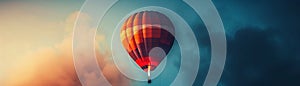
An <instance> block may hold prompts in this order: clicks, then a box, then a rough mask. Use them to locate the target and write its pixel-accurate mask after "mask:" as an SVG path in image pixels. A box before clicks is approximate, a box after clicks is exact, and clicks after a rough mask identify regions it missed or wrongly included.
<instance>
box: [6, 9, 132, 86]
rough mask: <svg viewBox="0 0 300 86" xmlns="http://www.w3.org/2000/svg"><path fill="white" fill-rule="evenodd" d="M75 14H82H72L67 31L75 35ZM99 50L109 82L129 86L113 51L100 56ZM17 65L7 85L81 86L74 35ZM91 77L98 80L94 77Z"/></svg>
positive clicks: (98, 55)
mask: <svg viewBox="0 0 300 86" xmlns="http://www.w3.org/2000/svg"><path fill="white" fill-rule="evenodd" d="M74 15H78V12H75V13H73V14H71V15H70V17H68V19H66V31H67V32H72V29H70V28H73V27H71V26H72V22H74V21H75V19H73V18H76V17H75V16H74ZM87 18H88V16H87ZM87 22H88V21H87ZM85 24H88V23H85ZM68 34H71V33H68ZM97 37H100V38H97V39H99V40H98V41H97V42H101V41H103V39H104V38H105V36H104V35H98V36H97ZM96 44H101V43H96ZM104 46H105V45H104ZM96 51H97V53H96V54H97V55H96V56H97V60H98V62H99V63H101V64H99V67H100V68H101V69H102V72H103V74H104V76H105V77H106V79H107V80H108V81H109V82H110V83H111V84H112V85H113V86H120V85H122V86H124V85H129V84H130V83H129V80H128V79H127V78H125V76H123V75H122V74H121V73H120V72H119V71H118V69H117V68H116V66H115V65H114V63H113V61H112V59H111V58H110V57H111V56H110V52H108V50H106V51H105V52H104V53H100V51H99V48H98V47H96ZM83 52H84V51H83ZM15 64H18V65H17V66H15V67H14V68H12V70H10V71H9V74H8V79H6V81H4V83H5V84H4V85H5V86H81V83H80V81H79V79H78V77H77V75H76V71H75V68H74V65H73V56H72V36H71V35H67V36H66V37H65V38H64V40H63V41H62V42H61V43H60V44H57V45H53V46H50V47H47V48H46V47H45V48H41V49H39V50H37V51H36V52H34V53H32V54H30V55H28V56H25V57H24V58H22V59H20V60H16V62H15ZM88 76H89V77H95V76H93V75H92V74H90V75H88ZM95 78H97V77H95ZM87 85H88V84H87Z"/></svg>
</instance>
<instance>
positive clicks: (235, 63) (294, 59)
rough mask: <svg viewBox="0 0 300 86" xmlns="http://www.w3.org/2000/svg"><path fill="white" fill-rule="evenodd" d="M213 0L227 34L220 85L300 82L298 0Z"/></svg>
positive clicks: (292, 84)
mask: <svg viewBox="0 0 300 86" xmlns="http://www.w3.org/2000/svg"><path fill="white" fill-rule="evenodd" d="M214 3H215V4H216V6H217V9H218V10H219V12H220V15H221V17H222V19H223V22H224V26H225V29H226V31H227V38H228V39H227V43H228V56H227V60H226V66H225V70H224V72H223V76H222V79H221V81H220V83H219V85H225V86H265V85H267V86H269V85H270V86H299V85H300V82H299V79H300V55H299V52H300V45H299V44H300V24H299V23H300V21H299V20H300V16H299V15H300V9H299V8H300V5H299V4H300V1H299V0H226V1H224V0H214Z"/></svg>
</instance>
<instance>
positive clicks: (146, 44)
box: [120, 11, 174, 83]
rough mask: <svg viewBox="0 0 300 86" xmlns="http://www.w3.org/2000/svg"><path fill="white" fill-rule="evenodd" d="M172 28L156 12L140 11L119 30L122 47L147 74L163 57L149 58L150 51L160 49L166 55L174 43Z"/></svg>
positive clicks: (165, 19) (163, 16)
mask: <svg viewBox="0 0 300 86" xmlns="http://www.w3.org/2000/svg"><path fill="white" fill-rule="evenodd" d="M172 34H174V26H173V24H172V22H171V21H170V19H169V18H168V17H167V16H165V15H164V14H162V13H159V12H156V11H142V12H137V13H135V14H133V15H131V16H130V17H129V18H128V19H127V20H126V21H125V22H124V24H123V26H122V28H121V33H120V38H121V41H122V44H123V47H124V48H125V49H126V51H127V52H128V54H129V55H130V57H131V58H132V59H133V60H134V61H135V62H136V64H137V65H138V66H139V67H140V68H141V69H143V70H144V71H145V72H147V74H148V83H151V79H150V71H152V70H154V69H155V68H156V67H157V66H158V65H159V63H160V62H161V61H162V60H163V59H164V58H165V57H159V56H155V55H154V56H150V55H149V53H150V51H151V49H153V48H155V47H160V48H161V49H163V50H164V52H165V53H166V54H168V53H169V51H170V49H171V47H172V45H173V43H174V36H173V35H172Z"/></svg>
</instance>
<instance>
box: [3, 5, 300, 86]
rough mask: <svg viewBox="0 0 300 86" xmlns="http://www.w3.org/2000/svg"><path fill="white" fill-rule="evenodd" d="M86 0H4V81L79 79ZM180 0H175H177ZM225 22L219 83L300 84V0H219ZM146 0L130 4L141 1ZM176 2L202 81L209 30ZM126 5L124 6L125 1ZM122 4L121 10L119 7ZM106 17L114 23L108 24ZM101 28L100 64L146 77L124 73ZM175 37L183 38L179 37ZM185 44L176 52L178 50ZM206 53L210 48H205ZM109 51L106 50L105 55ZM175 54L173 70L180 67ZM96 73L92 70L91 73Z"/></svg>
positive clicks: (116, 77)
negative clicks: (75, 40) (78, 39)
mask: <svg viewBox="0 0 300 86" xmlns="http://www.w3.org/2000/svg"><path fill="white" fill-rule="evenodd" d="M83 2H84V1H83V0H76V1H71V0H66V1H0V14H1V15H0V19H1V20H0V85H1V86H19V85H31V86H44V85H56V86H58V85H60V86H66V85H68V86H70V85H71V86H80V85H81V84H80V82H79V80H78V77H77V76H76V72H75V69H74V66H73V60H72V52H71V51H72V45H71V43H72V39H71V37H72V33H71V32H72V28H73V23H74V22H75V19H76V16H77V15H78V11H79V9H80V7H81V5H82V4H83ZM177 2H178V3H179V1H174V2H173V3H177ZM213 2H214V4H215V6H216V8H217V9H218V11H219V14H220V16H221V18H222V21H223V23H224V27H225V31H226V37H227V59H226V64H225V69H224V71H223V75H222V77H221V80H220V82H219V84H218V85H219V86H265V85H271V86H282V85H285V86H286V85H287V86H291V85H292V86H298V85H300V83H299V82H298V80H299V78H300V68H299V66H300V54H299V52H300V46H299V44H300V38H299V37H300V34H299V33H300V24H298V23H299V22H300V17H299V15H300V9H299V8H300V7H299V4H300V1H299V0H213ZM123 4H125V5H123V6H122V4H121V6H120V7H118V6H115V7H113V8H111V11H110V12H109V13H108V14H111V15H107V16H106V17H104V21H105V20H107V21H108V22H102V23H101V24H100V26H101V25H104V27H110V26H109V25H110V22H113V21H116V20H114V19H113V18H114V17H122V16H120V15H121V14H122V12H123V13H126V10H130V9H123V8H124V7H127V5H130V4H133V3H130V2H126V1H123ZM141 5H147V4H139V5H130V6H128V7H129V8H138V7H139V6H141ZM164 6H166V7H170V8H173V11H175V12H178V13H179V14H180V15H181V16H183V18H184V19H186V21H188V22H189V24H190V25H191V27H192V29H193V31H195V32H200V33H195V35H196V36H197V39H198V42H199V46H200V52H201V60H200V61H201V64H200V65H199V66H200V69H199V73H198V75H197V78H196V82H195V83H194V85H195V86H199V85H202V84H203V82H204V79H205V75H206V74H207V70H208V67H209V64H210V54H211V52H210V42H209V37H208V35H207V34H208V33H207V30H206V28H205V26H204V24H203V23H202V21H199V20H198V18H199V17H198V16H196V15H194V12H193V11H192V10H187V8H188V7H186V6H177V5H176V4H175V5H174V4H168V5H164ZM122 7H123V8H122ZM116 12H117V13H118V12H120V14H115V13H116ZM105 25H107V26H105ZM107 35H110V34H104V32H101V31H98V32H97V38H96V40H97V44H98V45H97V46H101V47H96V50H99V53H97V56H98V62H99V63H101V64H99V66H100V68H101V69H102V70H103V71H104V75H105V76H106V77H107V78H108V80H109V82H111V83H112V84H113V85H116V86H117V85H147V84H145V83H142V82H137V81H134V80H130V79H128V78H126V77H125V76H123V75H122V74H121V73H120V72H119V71H118V69H117V68H116V67H115V66H114V64H113V62H112V59H111V56H110V55H109V54H110V53H111V52H110V51H109V50H105V49H104V51H101V50H103V49H98V48H103V47H105V46H108V45H107V40H109V39H110V38H109V37H108V36H107ZM175 45H176V43H175ZM177 47H178V46H174V50H173V51H171V52H170V54H171V55H174V56H178V53H179V51H177V50H176V49H177ZM202 53H203V54H202ZM102 57H104V58H102ZM178 58H180V57H177V58H175V57H174V58H171V59H170V61H173V62H171V63H169V65H170V66H172V67H170V68H169V69H167V70H174V69H178V66H179V65H180V64H179V61H178ZM170 75H176V72H172V71H165V72H163V73H162V74H161V75H160V77H159V78H158V79H157V80H156V81H157V82H159V81H162V80H164V79H166V81H164V82H159V83H157V84H164V85H168V84H169V83H170V82H171V80H172V78H174V76H170ZM91 76H92V75H91Z"/></svg>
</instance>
